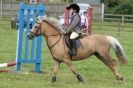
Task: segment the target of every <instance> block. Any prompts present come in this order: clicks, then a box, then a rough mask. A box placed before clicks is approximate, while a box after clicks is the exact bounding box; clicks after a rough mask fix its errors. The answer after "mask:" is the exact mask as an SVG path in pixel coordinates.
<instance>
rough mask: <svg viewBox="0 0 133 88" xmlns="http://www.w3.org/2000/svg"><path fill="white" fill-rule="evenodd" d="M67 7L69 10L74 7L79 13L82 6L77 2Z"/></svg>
mask: <svg viewBox="0 0 133 88" xmlns="http://www.w3.org/2000/svg"><path fill="white" fill-rule="evenodd" d="M66 9H68V10H70V9H73V10H76V13H79V10H80V7H79V6H78V5H77V4H71V5H69V7H67V8H66Z"/></svg>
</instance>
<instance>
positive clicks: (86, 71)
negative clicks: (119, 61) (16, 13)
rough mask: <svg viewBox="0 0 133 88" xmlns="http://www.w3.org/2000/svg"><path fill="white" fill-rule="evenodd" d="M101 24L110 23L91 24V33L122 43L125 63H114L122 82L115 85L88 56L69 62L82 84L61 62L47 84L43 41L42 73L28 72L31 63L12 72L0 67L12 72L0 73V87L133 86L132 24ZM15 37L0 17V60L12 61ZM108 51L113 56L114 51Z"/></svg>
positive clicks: (46, 54)
mask: <svg viewBox="0 0 133 88" xmlns="http://www.w3.org/2000/svg"><path fill="white" fill-rule="evenodd" d="M103 24H107V25H108V24H109V25H113V26H102V27H100V26H99V25H100V23H97V24H93V31H92V32H93V33H98V34H103V35H111V36H114V37H116V38H117V39H118V40H119V41H120V43H121V44H122V45H123V47H124V49H125V52H126V54H127V57H128V61H129V63H128V64H127V65H125V66H123V67H120V66H119V65H118V68H119V70H120V72H121V74H122V75H123V77H124V83H121V84H119V83H118V82H117V81H116V80H115V78H114V75H113V74H112V72H111V71H110V69H109V68H108V67H107V66H105V65H104V64H103V63H102V62H101V61H99V60H98V59H97V58H95V57H94V56H92V57H91V58H89V59H86V60H83V61H77V62H73V63H74V64H75V67H76V68H77V71H78V72H79V73H80V74H81V75H82V76H83V78H84V83H83V84H80V83H79V82H78V81H77V79H76V78H75V76H74V75H73V74H72V72H71V71H70V70H69V69H68V67H67V66H66V65H65V64H61V68H60V70H59V73H58V75H57V77H58V79H57V82H56V83H55V84H54V85H51V77H52V70H53V59H52V56H51V55H50V53H49V51H48V49H47V47H46V44H45V42H44V43H43V45H44V46H45V47H43V51H42V65H41V68H42V71H43V73H40V74H36V73H34V72H32V71H31V70H33V69H34V65H33V64H23V65H22V71H20V72H15V67H10V68H0V70H1V69H8V70H12V71H13V72H11V73H0V88H133V59H132V57H133V46H132V45H133V26H131V25H133V24H125V25H124V27H120V28H118V26H117V24H118V23H112V22H106V23H103ZM128 26H130V27H128ZM118 29H119V30H118ZM118 31H119V33H118ZM16 37H17V31H16V30H14V29H11V27H10V20H8V19H2V18H0V63H3V62H9V61H12V60H15V57H16V40H17V38H16ZM111 53H112V55H113V57H115V55H114V53H113V52H111Z"/></svg>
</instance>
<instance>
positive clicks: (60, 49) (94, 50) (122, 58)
mask: <svg viewBox="0 0 133 88" xmlns="http://www.w3.org/2000/svg"><path fill="white" fill-rule="evenodd" d="M37 36H44V37H45V40H46V42H47V46H48V48H49V50H50V52H51V55H52V56H53V59H54V62H55V64H54V71H53V76H52V80H51V82H52V83H55V82H56V80H57V77H56V75H57V73H58V70H59V67H60V64H61V63H62V62H63V63H65V64H66V65H67V66H68V67H69V68H70V70H71V71H72V73H73V74H74V75H75V76H76V78H77V79H78V81H79V82H83V78H82V77H81V75H80V74H79V73H77V71H76V69H75V67H74V65H73V64H72V61H79V60H83V59H86V58H89V57H90V56H92V55H95V56H96V57H97V58H98V59H99V60H100V61H102V62H103V63H104V64H105V65H107V66H108V67H109V68H110V69H111V71H112V72H113V74H114V76H115V78H116V80H118V81H120V82H122V81H123V77H122V76H121V75H120V74H119V72H118V69H117V67H116V65H117V60H116V59H113V58H112V57H111V55H110V49H111V48H112V49H113V50H114V52H115V54H116V56H117V59H118V61H119V63H120V64H123V65H124V64H127V63H128V61H127V58H126V55H125V52H124V49H123V47H122V45H121V44H120V43H119V41H118V40H117V39H116V38H114V37H112V36H105V35H100V34H91V35H85V36H83V37H82V38H80V39H79V40H80V41H81V43H82V47H79V48H78V49H77V54H76V55H74V56H72V57H71V56H70V55H69V53H68V52H67V51H68V49H69V48H68V47H67V45H66V43H65V41H64V38H65V37H66V35H64V30H63V28H62V26H61V25H60V24H59V21H58V20H57V19H55V18H52V17H46V16H44V17H43V18H42V19H37V21H36V23H35V24H34V26H33V28H32V29H31V30H30V31H29V32H28V34H27V37H28V39H33V38H36V37H37Z"/></svg>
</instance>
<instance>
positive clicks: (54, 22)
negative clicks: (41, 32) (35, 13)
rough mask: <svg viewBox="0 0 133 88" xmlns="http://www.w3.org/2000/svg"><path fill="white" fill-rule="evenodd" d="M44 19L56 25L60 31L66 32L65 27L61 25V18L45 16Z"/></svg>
mask: <svg viewBox="0 0 133 88" xmlns="http://www.w3.org/2000/svg"><path fill="white" fill-rule="evenodd" d="M43 20H44V21H46V22H48V23H49V24H51V25H52V26H54V27H55V28H56V29H57V31H59V32H60V33H65V31H64V30H63V27H62V26H61V25H60V23H59V20H58V19H56V18H53V17H47V16H44V17H43Z"/></svg>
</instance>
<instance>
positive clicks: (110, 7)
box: [105, 0, 133, 15]
mask: <svg viewBox="0 0 133 88" xmlns="http://www.w3.org/2000/svg"><path fill="white" fill-rule="evenodd" d="M105 5H106V6H105V13H111V14H130V15H132V14H133V0H105Z"/></svg>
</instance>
